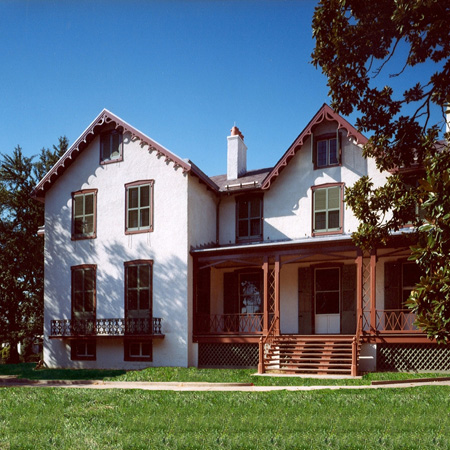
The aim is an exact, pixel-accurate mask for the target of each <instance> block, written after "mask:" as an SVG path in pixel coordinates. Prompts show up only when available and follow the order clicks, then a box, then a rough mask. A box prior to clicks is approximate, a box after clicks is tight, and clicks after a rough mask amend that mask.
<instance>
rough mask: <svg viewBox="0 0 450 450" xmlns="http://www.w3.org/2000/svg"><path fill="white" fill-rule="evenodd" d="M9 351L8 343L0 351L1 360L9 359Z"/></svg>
mask: <svg viewBox="0 0 450 450" xmlns="http://www.w3.org/2000/svg"><path fill="white" fill-rule="evenodd" d="M9 353H10V348H9V345H5V346H4V347H3V348H2V350H1V352H0V356H1V360H2V361H4V362H5V361H8V360H9Z"/></svg>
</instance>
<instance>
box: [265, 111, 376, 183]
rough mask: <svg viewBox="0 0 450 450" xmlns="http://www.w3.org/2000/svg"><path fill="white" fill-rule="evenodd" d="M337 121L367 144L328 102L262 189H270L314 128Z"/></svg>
mask: <svg viewBox="0 0 450 450" xmlns="http://www.w3.org/2000/svg"><path fill="white" fill-rule="evenodd" d="M324 121H327V122H333V121H334V122H337V124H338V130H340V129H343V130H345V131H347V136H348V137H353V138H354V139H355V140H356V143H357V144H363V145H364V144H366V143H367V141H368V139H367V138H366V137H365V136H363V135H362V134H361V133H360V132H359V131H358V130H357V129H356V128H354V127H353V126H352V125H350V123H348V122H347V121H346V120H345V119H344V118H343V117H341V116H340V115H339V114H337V113H335V112H334V111H333V110H332V109H331V108H330V107H329V106H328V105H327V104H326V103H324V104H323V106H322V107H321V108H320V109H319V111H318V112H317V113H316V115H315V116H314V117H313V118H312V119H311V120H310V122H309V123H308V125H307V126H306V127H305V129H304V130H303V131H302V132H301V133H300V134H299V136H298V137H297V139H296V140H295V141H294V142H293V143H292V144H291V146H290V147H289V148H288V150H287V151H286V153H285V154H284V155H283V156H282V157H281V159H280V160H279V161H278V162H277V164H276V165H275V167H274V168H273V169H272V171H271V172H270V173H269V174H268V175H267V177H266V179H265V180H264V182H263V183H262V186H261V189H269V188H270V186H271V184H272V183H273V182H274V181H275V179H276V178H277V177H278V175H280V173H281V172H282V171H283V169H284V168H285V167H286V166H287V165H288V163H289V161H290V160H291V159H292V158H293V157H294V156H295V154H296V153H297V152H298V151H299V150H300V148H301V147H302V146H303V144H304V143H305V141H306V139H307V138H308V137H310V136H311V135H312V133H313V128H314V127H315V126H316V125H318V124H320V123H322V122H324Z"/></svg>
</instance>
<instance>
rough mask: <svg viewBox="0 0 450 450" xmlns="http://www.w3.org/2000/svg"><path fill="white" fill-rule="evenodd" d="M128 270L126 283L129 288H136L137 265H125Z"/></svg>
mask: <svg viewBox="0 0 450 450" xmlns="http://www.w3.org/2000/svg"><path fill="white" fill-rule="evenodd" d="M127 270H128V273H127V275H128V278H127V283H128V287H129V288H136V287H137V275H138V274H137V271H138V267H137V266H129V267H127Z"/></svg>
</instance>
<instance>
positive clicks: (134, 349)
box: [129, 342, 141, 356]
mask: <svg viewBox="0 0 450 450" xmlns="http://www.w3.org/2000/svg"><path fill="white" fill-rule="evenodd" d="M129 348H130V356H141V346H140V344H139V342H132V343H130V347H129Z"/></svg>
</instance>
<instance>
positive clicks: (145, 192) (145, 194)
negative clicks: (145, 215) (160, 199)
mask: <svg viewBox="0 0 450 450" xmlns="http://www.w3.org/2000/svg"><path fill="white" fill-rule="evenodd" d="M139 206H141V208H142V207H143V206H150V186H141V204H140V205H139Z"/></svg>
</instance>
